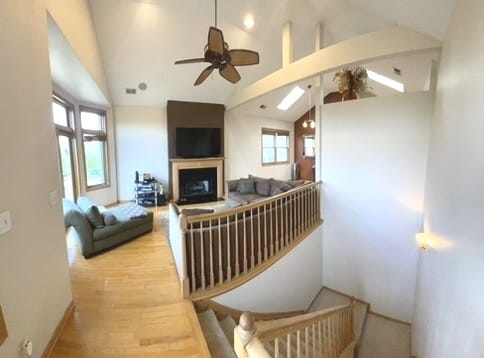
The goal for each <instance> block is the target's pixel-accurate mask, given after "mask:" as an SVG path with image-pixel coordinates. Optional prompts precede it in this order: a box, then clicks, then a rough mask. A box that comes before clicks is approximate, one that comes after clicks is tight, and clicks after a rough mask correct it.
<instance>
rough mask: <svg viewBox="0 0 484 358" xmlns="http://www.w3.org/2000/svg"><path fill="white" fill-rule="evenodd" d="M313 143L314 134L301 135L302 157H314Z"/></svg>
mask: <svg viewBox="0 0 484 358" xmlns="http://www.w3.org/2000/svg"><path fill="white" fill-rule="evenodd" d="M314 145H315V142H314V134H306V135H304V136H303V146H304V149H303V155H304V158H314Z"/></svg>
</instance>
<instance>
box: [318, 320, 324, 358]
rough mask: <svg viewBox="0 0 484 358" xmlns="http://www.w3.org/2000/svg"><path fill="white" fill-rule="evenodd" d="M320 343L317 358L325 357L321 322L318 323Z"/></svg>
mask: <svg viewBox="0 0 484 358" xmlns="http://www.w3.org/2000/svg"><path fill="white" fill-rule="evenodd" d="M318 337H319V338H318V342H319V349H318V354H317V356H318V357H320V356H321V355H323V354H324V353H323V335H322V334H321V321H319V322H318Z"/></svg>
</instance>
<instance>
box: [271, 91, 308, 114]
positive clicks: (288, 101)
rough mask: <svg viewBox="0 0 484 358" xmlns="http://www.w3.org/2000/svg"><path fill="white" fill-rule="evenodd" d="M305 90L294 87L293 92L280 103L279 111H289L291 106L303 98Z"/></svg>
mask: <svg viewBox="0 0 484 358" xmlns="http://www.w3.org/2000/svg"><path fill="white" fill-rule="evenodd" d="M303 93H304V90H303V89H302V88H301V87H298V86H296V87H294V88H293V89H292V91H291V92H289V94H288V95H287V96H286V97H285V98H284V99H283V100H282V101H281V103H279V105H278V106H277V109H280V110H281V111H287V110H288V109H289V108H291V106H292V105H293V104H294V103H295V102H296V101H297V100H298V99H299V97H301V96H302V95H303Z"/></svg>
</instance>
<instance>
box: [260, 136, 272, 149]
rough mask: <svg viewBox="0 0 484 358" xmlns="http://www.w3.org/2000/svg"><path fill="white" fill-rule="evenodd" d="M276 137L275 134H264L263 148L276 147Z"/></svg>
mask: <svg viewBox="0 0 484 358" xmlns="http://www.w3.org/2000/svg"><path fill="white" fill-rule="evenodd" d="M274 142H275V136H274V135H273V134H263V135H262V146H263V147H264V148H266V147H274Z"/></svg>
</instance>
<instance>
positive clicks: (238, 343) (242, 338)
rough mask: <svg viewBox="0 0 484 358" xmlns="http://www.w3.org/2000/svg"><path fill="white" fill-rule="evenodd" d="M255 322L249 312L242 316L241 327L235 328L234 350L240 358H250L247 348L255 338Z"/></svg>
mask: <svg viewBox="0 0 484 358" xmlns="http://www.w3.org/2000/svg"><path fill="white" fill-rule="evenodd" d="M255 331H256V329H255V322H254V318H253V317H252V315H251V314H250V313H249V312H244V313H242V315H241V316H240V319H239V325H238V326H237V327H235V328H234V350H235V354H236V355H237V357H239V358H247V357H249V355H248V353H247V350H246V349H245V347H246V346H247V345H248V344H249V343H250V342H251V341H252V340H253V339H254V337H255Z"/></svg>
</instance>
